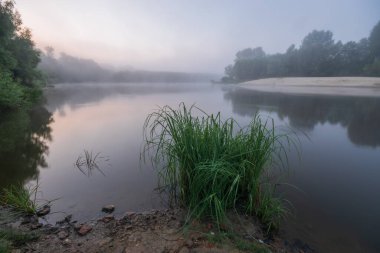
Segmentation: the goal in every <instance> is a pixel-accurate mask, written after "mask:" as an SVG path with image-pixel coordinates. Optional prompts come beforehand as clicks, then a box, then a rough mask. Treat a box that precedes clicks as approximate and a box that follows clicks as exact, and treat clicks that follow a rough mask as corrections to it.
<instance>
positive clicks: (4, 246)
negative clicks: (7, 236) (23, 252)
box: [0, 238, 11, 253]
mask: <svg viewBox="0 0 380 253" xmlns="http://www.w3.org/2000/svg"><path fill="white" fill-rule="evenodd" d="M8 252H11V246H10V242H9V241H7V240H4V239H1V238H0V253H8Z"/></svg>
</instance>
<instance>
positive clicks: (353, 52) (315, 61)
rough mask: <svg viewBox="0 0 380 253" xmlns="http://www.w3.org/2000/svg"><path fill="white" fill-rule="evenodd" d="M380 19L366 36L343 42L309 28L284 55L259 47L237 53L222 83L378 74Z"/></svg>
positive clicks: (330, 33)
mask: <svg viewBox="0 0 380 253" xmlns="http://www.w3.org/2000/svg"><path fill="white" fill-rule="evenodd" d="M379 59H380V22H379V23H377V25H376V26H375V27H374V28H373V30H372V32H371V34H370V36H369V38H368V39H367V38H364V39H362V40H360V41H359V42H354V41H349V42H347V43H345V44H343V43H342V42H341V41H338V42H335V41H334V39H333V33H332V32H331V31H316V30H314V31H312V32H311V33H309V34H308V35H306V36H305V38H304V39H303V40H302V43H301V46H300V47H299V48H296V47H295V46H294V45H291V46H290V47H289V49H288V50H287V51H286V52H285V53H284V54H273V55H270V54H265V52H264V51H263V50H262V48H261V47H257V48H254V49H251V48H247V49H244V50H242V51H239V52H238V53H237V54H236V58H235V62H234V64H233V65H229V66H227V67H226V68H225V74H226V76H225V77H224V78H222V81H224V82H241V81H247V80H253V79H259V78H267V77H285V76H362V75H370V76H380V71H379V70H378V67H377V66H378V65H377V64H378V63H377V61H378V60H379Z"/></svg>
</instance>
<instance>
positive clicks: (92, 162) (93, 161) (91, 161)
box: [75, 149, 108, 177]
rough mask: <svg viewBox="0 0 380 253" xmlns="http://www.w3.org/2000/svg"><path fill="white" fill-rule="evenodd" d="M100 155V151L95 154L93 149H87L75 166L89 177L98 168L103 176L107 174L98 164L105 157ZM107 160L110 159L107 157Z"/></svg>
mask: <svg viewBox="0 0 380 253" xmlns="http://www.w3.org/2000/svg"><path fill="white" fill-rule="evenodd" d="M99 155H100V152H98V153H96V154H95V155H94V154H93V153H92V151H88V150H86V149H85V150H84V155H80V156H78V158H77V160H76V162H75V166H76V167H77V168H78V169H79V171H80V172H82V173H83V174H84V175H86V176H88V177H90V176H91V175H92V173H93V171H94V170H98V171H99V172H100V173H101V174H102V175H103V176H106V175H105V174H104V172H103V171H102V170H101V169H100V167H99V165H98V164H99V163H100V160H101V159H104V158H105V157H102V156H99ZM105 161H108V159H105Z"/></svg>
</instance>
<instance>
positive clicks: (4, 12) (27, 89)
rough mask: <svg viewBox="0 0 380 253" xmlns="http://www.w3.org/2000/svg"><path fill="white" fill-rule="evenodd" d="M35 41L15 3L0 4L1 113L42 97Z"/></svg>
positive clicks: (5, 2)
mask: <svg viewBox="0 0 380 253" xmlns="http://www.w3.org/2000/svg"><path fill="white" fill-rule="evenodd" d="M31 38H32V35H31V32H30V30H29V29H27V28H24V27H22V21H21V18H20V14H19V13H18V12H17V11H15V10H14V2H13V1H4V2H1V1H0V111H2V110H7V109H15V108H19V107H21V106H24V105H29V104H30V103H31V102H33V101H35V99H36V98H38V96H37V95H38V94H39V93H40V92H39V90H40V87H38V86H37V85H36V83H38V81H39V80H40V79H41V74H40V72H39V71H38V70H37V68H36V67H37V64H38V62H39V61H40V58H39V54H40V53H39V51H38V50H36V49H35V47H34V43H33V41H32V39H31Z"/></svg>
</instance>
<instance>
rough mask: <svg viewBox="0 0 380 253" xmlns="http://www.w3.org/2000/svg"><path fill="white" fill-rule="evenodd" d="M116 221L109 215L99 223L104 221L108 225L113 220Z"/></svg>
mask: <svg viewBox="0 0 380 253" xmlns="http://www.w3.org/2000/svg"><path fill="white" fill-rule="evenodd" d="M114 219H115V217H114V216H113V215H112V214H109V215H106V216H104V217H102V218H100V219H99V221H102V222H104V223H108V222H110V221H111V220H114Z"/></svg>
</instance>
